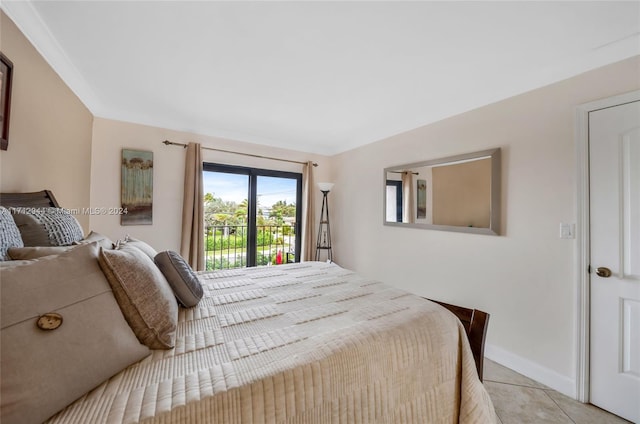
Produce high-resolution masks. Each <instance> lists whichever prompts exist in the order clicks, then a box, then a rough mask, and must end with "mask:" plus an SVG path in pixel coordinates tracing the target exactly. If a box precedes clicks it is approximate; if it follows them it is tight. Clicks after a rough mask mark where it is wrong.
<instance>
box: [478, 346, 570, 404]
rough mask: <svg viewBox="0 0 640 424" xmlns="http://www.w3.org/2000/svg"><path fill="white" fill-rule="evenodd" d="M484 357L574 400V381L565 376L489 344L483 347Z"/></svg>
mask: <svg viewBox="0 0 640 424" xmlns="http://www.w3.org/2000/svg"><path fill="white" fill-rule="evenodd" d="M484 356H485V357H486V358H488V359H490V360H492V361H494V362H497V363H498V364H500V365H503V366H505V367H507V368H511V369H512V370H514V371H516V372H519V373H520V374H522V375H524V376H525V377H529V378H530V379H532V380H535V381H537V382H539V383H542V384H544V385H545V386H548V387H550V388H551V389H553V390H555V391H558V392H560V393H562V394H564V395H567V396H569V397H570V398H572V399H576V381H575V380H574V379H572V378H569V377H567V376H566V375H562V374H559V373H558V372H556V371H553V370H551V369H549V368H546V367H543V366H542V365H540V364H537V363H535V362H533V361H530V360H529V359H525V358H523V357H521V356H518V355H516V354H515V353H512V352H509V351H507V350H504V349H502V348H500V347H497V346H492V345H490V344H486V345H485V350H484Z"/></svg>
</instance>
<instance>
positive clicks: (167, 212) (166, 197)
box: [90, 118, 330, 251]
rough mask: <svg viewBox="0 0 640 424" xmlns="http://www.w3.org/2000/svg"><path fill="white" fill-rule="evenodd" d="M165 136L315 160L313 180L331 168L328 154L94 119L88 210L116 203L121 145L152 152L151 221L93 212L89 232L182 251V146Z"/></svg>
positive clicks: (267, 163) (218, 156)
mask: <svg viewBox="0 0 640 424" xmlns="http://www.w3.org/2000/svg"><path fill="white" fill-rule="evenodd" d="M166 139H168V140H171V141H173V142H177V143H188V142H190V141H194V142H199V143H201V144H202V145H203V146H210V147H215V148H219V149H227V150H233V151H240V152H245V153H251V154H257V155H265V156H271V157H278V158H286V159H291V160H299V161H307V160H313V161H315V162H317V163H318V164H319V166H318V167H317V168H315V178H316V181H321V180H326V179H327V177H328V175H329V172H330V168H329V163H328V162H329V158H327V157H324V156H319V155H311V154H307V153H301V152H296V151H292V150H284V149H276V148H270V147H266V146H258V145H255V144H250V143H243V142H239V141H232V140H225V139H221V138H216V137H208V136H203V135H198V134H192V133H187V132H180V131H172V130H167V129H162V128H156V127H149V126H145V125H138V124H132V123H126V122H121V121H113V120H109V119H102V118H96V119H95V121H94V125H93V147H92V158H91V206H92V208H111V207H119V206H120V161H121V152H122V149H123V148H128V149H139V150H150V151H152V152H153V160H154V164H153V167H154V168H153V173H154V175H153V225H133V226H121V225H120V217H119V216H117V215H108V214H106V215H102V214H97V215H92V216H91V222H90V226H91V228H92V229H93V230H95V231H98V232H100V233H103V234H105V235H108V236H109V237H111V238H113V239H118V238H123V237H124V236H125V235H126V234H129V235H131V236H132V237H135V238H140V239H142V240H144V241H147V242H148V243H149V244H151V245H152V246H153V247H154V248H156V250H175V251H179V250H180V249H179V248H180V228H181V220H182V194H183V181H184V161H185V149H183V148H182V147H177V146H165V145H164V144H162V143H161V142H162V141H163V140H166ZM203 159H204V161H205V162H214V163H224V164H232V165H238V166H252V167H257V168H268V169H277V170H281V171H291V172H302V166H301V165H298V164H291V163H287V162H280V161H272V160H265V159H258V158H253V157H247V156H239V155H232V154H227V153H218V152H213V151H207V150H205V151H203ZM320 201H321V193H320V190H317V189H316V205H319V203H318V202H320ZM316 213H317V214H318V213H319V212H316ZM314 228H317V226H316V227H314Z"/></svg>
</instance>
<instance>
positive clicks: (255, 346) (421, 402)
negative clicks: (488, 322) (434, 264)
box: [50, 262, 494, 424]
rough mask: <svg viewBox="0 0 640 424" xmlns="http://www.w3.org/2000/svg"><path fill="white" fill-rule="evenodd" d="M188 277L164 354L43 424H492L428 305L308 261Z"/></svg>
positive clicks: (459, 347) (441, 312) (435, 308)
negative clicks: (190, 300)
mask: <svg viewBox="0 0 640 424" xmlns="http://www.w3.org/2000/svg"><path fill="white" fill-rule="evenodd" d="M200 278H201V281H202V283H203V285H204V287H205V296H204V298H203V299H202V300H201V301H200V303H199V304H198V305H197V306H196V307H194V308H190V309H181V310H180V316H179V326H178V337H177V342H176V347H175V349H172V350H158V351H154V352H153V354H152V355H151V356H149V357H147V358H146V359H144V360H142V361H141V362H139V363H137V364H134V365H132V366H130V367H129V368H127V369H125V370H124V371H122V372H121V373H119V374H118V375H116V376H114V377H112V378H111V379H109V380H108V381H106V382H105V383H104V384H102V385H101V386H99V387H98V388H96V389H95V390H93V391H91V392H90V393H88V394H87V395H86V396H84V397H82V398H81V399H79V400H78V401H76V402H75V403H74V404H72V405H70V406H69V407H67V408H66V409H65V410H63V411H61V412H60V413H59V414H58V415H56V416H54V417H53V418H52V419H51V420H50V421H51V422H53V423H70V422H72V423H121V422H123V423H133V422H157V423H169V422H172V423H174V422H183V423H186V422H197V423H204V422H210V423H225V424H226V423H229V424H241V423H242V424H244V423H373V422H376V423H457V422H460V423H492V422H494V411H493V406H492V404H491V400H490V399H489V396H488V394H487V392H486V391H485V389H484V387H483V386H482V384H481V383H480V381H479V380H478V377H477V374H476V370H475V365H474V362H473V356H472V354H471V351H470V349H469V346H468V342H467V340H466V337H465V335H464V329H463V328H462V325H461V324H460V323H459V321H457V319H456V318H455V317H454V316H453V315H452V314H451V313H449V312H448V311H446V310H445V309H444V308H442V307H440V306H439V305H436V304H434V303H432V302H429V301H427V300H424V299H422V298H419V297H417V296H414V295H410V294H408V293H406V292H404V291H401V290H398V289H394V288H391V287H389V286H386V285H384V284H381V283H379V282H376V281H372V280H368V279H364V278H362V277H360V276H358V275H357V274H355V273H353V272H351V271H348V270H345V269H343V268H340V267H339V266H337V265H335V264H326V263H319V262H305V263H300V264H289V265H281V266H273V267H259V268H244V269H238V270H229V271H215V272H210V273H201V274H200ZM105 354H108V352H105Z"/></svg>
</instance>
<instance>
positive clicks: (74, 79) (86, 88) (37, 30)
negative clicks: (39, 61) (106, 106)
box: [0, 0, 103, 115]
mask: <svg viewBox="0 0 640 424" xmlns="http://www.w3.org/2000/svg"><path fill="white" fill-rule="evenodd" d="M0 9H2V11H3V12H4V13H5V14H6V15H7V16H8V17H9V18H10V19H11V20H12V21H13V22H14V23H15V25H16V26H17V27H18V29H19V30H20V31H21V32H22V34H23V35H24V36H25V37H26V38H27V40H29V42H30V43H31V44H32V45H33V47H34V48H35V49H36V51H37V52H38V53H40V55H41V56H42V57H43V58H44V60H45V61H46V62H47V63H48V64H49V66H51V68H52V69H53V70H54V72H55V73H57V74H58V76H59V77H60V78H61V79H62V81H63V82H64V83H65V84H66V85H67V86H68V87H69V89H71V91H72V92H73V93H74V94H75V95H76V96H77V97H78V99H79V100H80V101H81V102H82V103H83V104H84V105H85V106H86V107H87V109H89V111H90V112H91V113H92V114H93V115H99V114H101V113H102V112H103V108H102V104H101V102H100V100H99V99H98V96H97V95H96V94H95V92H94V91H93V89H92V88H91V86H90V85H89V84H88V83H87V81H86V79H85V78H84V76H83V75H82V73H81V72H80V71H79V70H78V69H77V68H76V67H75V65H74V64H73V63H72V62H71V60H70V59H69V57H68V56H67V54H66V52H65V51H64V49H63V48H62V46H60V44H59V43H58V41H57V40H56V38H55V37H54V36H53V34H52V33H51V31H50V30H49V27H48V26H47V24H46V23H45V22H44V21H43V19H42V17H41V16H40V14H39V13H38V11H37V10H36V8H35V6H34V5H33V2H32V1H31V0H25V1H2V2H0Z"/></svg>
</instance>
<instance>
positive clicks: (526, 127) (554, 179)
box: [332, 57, 640, 393]
mask: <svg viewBox="0 0 640 424" xmlns="http://www.w3.org/2000/svg"><path fill="white" fill-rule="evenodd" d="M639 75H640V58H638V57H635V58H632V59H629V60H625V61H623V62H620V63H616V64H612V65H610V66H607V67H604V68H601V69H597V70H594V71H591V72H588V73H585V74H582V75H580V76H577V77H574V78H571V79H569V80H566V81H563V82H560V83H557V84H553V85H550V86H547V87H544V88H541V89H538V90H534V91H531V92H528V93H525V94H522V95H519V96H516V97H513V98H510V99H507V100H504V101H501V102H499V103H495V104H492V105H489V106H486V107H482V108H480V109H477V110H473V111H470V112H468V113H464V114H461V115H458V116H454V117H452V118H449V119H446V120H443V121H440V122H437V123H434V124H431V125H427V126H424V127H421V128H417V129H415V130H412V131H409V132H406V133H403V134H398V135H396V136H393V137H391V138H388V139H386V140H382V141H380V142H377V143H374V144H370V145H368V146H364V147H361V148H358V149H355V150H351V151H349V152H345V153H343V154H340V155H337V156H335V157H333V158H332V167H333V170H334V175H333V179H334V181H335V183H336V185H335V187H334V190H333V192H332V194H333V205H334V206H335V208H334V210H336V211H339V212H338V213H337V214H335V215H334V217H332V224H333V225H334V227H335V228H334V229H333V231H332V236H334V245H335V256H336V258H337V262H338V263H340V264H341V265H343V266H345V267H347V268H351V269H354V270H356V271H357V272H359V273H361V274H365V275H367V276H369V277H374V278H378V279H381V280H383V281H385V282H387V283H390V284H392V285H394V286H397V287H400V288H403V289H407V290H410V291H412V292H414V293H417V294H419V295H423V296H429V297H432V298H435V299H441V300H443V301H450V302H454V303H458V304H462V305H469V306H475V307H478V308H481V309H484V310H486V311H488V312H490V313H491V322H490V325H489V332H488V344H489V347H488V353H490V354H491V355H498V356H502V360H503V362H505V361H506V360H507V359H508V360H509V361H511V365H514V366H519V367H520V368H521V369H522V370H525V368H526V369H527V370H528V371H529V373H531V371H532V370H533V371H535V373H536V374H537V375H536V376H537V377H539V378H541V379H542V380H543V382H544V381H546V382H548V383H549V384H552V385H554V386H555V387H557V388H559V389H560V390H562V391H564V392H565V393H567V392H569V393H570V392H572V391H573V390H575V384H574V383H575V382H574V380H575V368H576V360H575V358H576V349H577V348H576V343H575V334H576V330H575V325H576V322H575V306H576V303H577V298H576V277H575V275H574V274H575V271H574V257H575V255H576V254H577V249H576V242H575V240H562V239H560V238H559V224H560V222H569V223H571V222H575V221H576V196H577V193H576V153H575V142H574V126H575V121H574V114H575V107H576V106H577V105H579V104H581V103H585V102H589V101H592V100H595V99H599V98H604V97H609V96H612V95H616V94H619V93H624V92H628V91H632V90H636V89H639V88H640V77H639ZM494 147H501V148H502V193H503V203H502V210H501V213H502V224H501V227H502V228H503V234H504V235H502V236H487V235H476V234H464V233H453V232H444V231H435V230H420V229H411V228H398V227H391V226H383V225H382V201H383V197H382V182H381V181H380V173H381V171H382V169H383V168H385V167H388V166H393V165H395V164H398V163H411V162H415V161H419V160H428V159H433V158H440V157H446V156H450V155H456V154H462V153H468V152H474V151H479V150H484V149H490V148H494Z"/></svg>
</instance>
